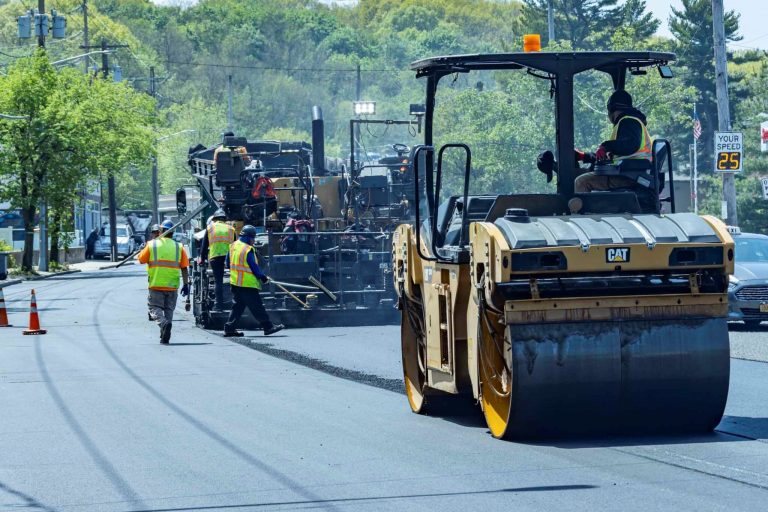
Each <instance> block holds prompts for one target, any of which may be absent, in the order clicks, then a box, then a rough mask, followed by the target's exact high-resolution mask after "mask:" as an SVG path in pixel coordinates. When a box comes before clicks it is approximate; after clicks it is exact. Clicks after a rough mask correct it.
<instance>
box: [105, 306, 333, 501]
mask: <svg viewBox="0 0 768 512" xmlns="http://www.w3.org/2000/svg"><path fill="white" fill-rule="evenodd" d="M109 294H110V291H107V292H106V293H104V294H103V295H102V296H101V298H100V299H99V300H98V301H97V302H96V305H95V307H94V308H93V322H94V324H95V331H96V336H97V337H98V339H99V342H100V343H101V345H102V347H104V350H106V352H107V354H109V357H111V358H112V359H113V360H114V361H115V363H117V365H118V366H119V367H120V368H121V369H122V370H123V371H124V372H125V373H126V375H128V376H129V377H130V378H131V379H132V380H133V381H134V382H135V383H136V384H137V385H138V386H139V387H141V388H142V389H144V391H146V392H147V393H148V394H149V395H150V396H152V397H153V398H154V399H156V400H157V401H158V402H160V403H161V404H162V405H163V406H165V407H167V408H168V409H169V410H170V411H172V412H173V413H175V414H176V415H177V416H179V417H180V418H181V419H183V420H184V421H186V422H187V423H188V424H189V425H190V426H191V427H193V428H195V429H197V430H198V431H199V432H201V433H202V434H204V435H205V436H207V437H208V438H209V439H211V440H212V441H214V442H215V443H217V444H218V445H220V446H221V447H222V448H224V449H226V450H227V451H229V452H230V453H232V454H233V455H235V456H236V457H238V458H240V459H241V460H243V461H244V462H246V463H247V464H250V465H251V466H253V467H254V468H255V469H257V470H259V471H261V472H263V473H264V474H266V475H269V476H270V477H271V478H273V479H274V480H275V481H277V482H279V483H280V484H282V485H284V486H285V487H286V488H288V489H290V490H291V491H292V492H295V493H296V494H298V495H300V496H302V497H304V498H306V499H307V500H308V502H310V503H322V499H321V498H320V497H319V496H317V495H316V494H315V493H313V492H312V491H310V490H309V489H307V488H305V487H304V486H303V485H302V483H301V482H299V481H297V480H294V479H293V478H291V477H290V476H289V475H286V474H285V473H283V472H281V471H279V470H278V469H276V468H275V467H273V466H271V465H270V464H268V463H266V462H264V461H262V460H260V459H259V458H257V457H255V456H253V455H251V454H250V453H248V452H247V451H245V450H244V449H242V448H240V447H239V446H237V445H236V444H235V443H233V442H232V441H230V440H229V439H227V438H226V437H224V436H223V435H221V434H219V433H218V432H216V431H215V430H214V429H212V428H211V427H209V426H208V425H206V424H205V423H203V422H202V421H200V420H199V419H197V418H196V417H194V416H193V415H192V414H190V413H188V412H187V411H186V410H184V409H183V408H182V407H180V406H179V405H177V404H176V403H174V402H173V401H172V400H170V399H169V398H168V397H166V396H165V395H164V394H162V393H161V392H160V391H158V390H157V389H156V388H155V387H153V386H152V385H151V384H150V383H149V382H147V381H146V380H144V379H143V378H141V376H139V375H138V374H137V373H136V372H135V371H133V369H132V368H131V367H130V366H128V365H127V364H126V362H125V361H123V360H122V359H121V358H120V356H118V355H117V352H115V350H114V349H113V348H112V346H111V345H110V344H109V343H108V342H107V340H106V338H105V337H104V333H103V332H102V330H101V324H100V315H99V310H100V309H101V305H102V304H103V303H104V301H105V300H106V298H107V297H108V296H109ZM203 508H205V507H203ZM208 508H222V507H208ZM323 508H327V509H329V510H336V508H335V507H334V505H333V503H326V504H325V506H324V507H323ZM169 510H173V509H169ZM178 510H185V509H178ZM187 510H200V507H194V508H190V509H187Z"/></svg>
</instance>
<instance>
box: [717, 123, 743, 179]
mask: <svg viewBox="0 0 768 512" xmlns="http://www.w3.org/2000/svg"><path fill="white" fill-rule="evenodd" d="M743 140H744V137H743V134H742V133H741V132H715V172H741V169H742V157H743V156H744V145H743Z"/></svg>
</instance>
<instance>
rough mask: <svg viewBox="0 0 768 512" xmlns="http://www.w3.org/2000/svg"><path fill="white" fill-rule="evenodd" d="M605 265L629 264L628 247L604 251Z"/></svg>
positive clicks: (610, 248) (611, 248)
mask: <svg viewBox="0 0 768 512" xmlns="http://www.w3.org/2000/svg"><path fill="white" fill-rule="evenodd" d="M605 262H606V263H629V247H609V248H607V249H606V250H605Z"/></svg>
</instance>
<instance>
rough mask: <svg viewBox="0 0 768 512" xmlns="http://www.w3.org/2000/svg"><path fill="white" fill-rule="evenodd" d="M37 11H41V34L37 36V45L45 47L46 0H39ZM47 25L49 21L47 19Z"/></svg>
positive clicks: (39, 18)
mask: <svg viewBox="0 0 768 512" xmlns="http://www.w3.org/2000/svg"><path fill="white" fill-rule="evenodd" d="M37 11H38V12H39V13H40V17H38V18H37V19H38V20H39V23H40V35H39V36H37V46H39V47H40V48H45V34H44V33H43V30H42V28H43V15H44V14H45V0H37ZM46 25H47V21H46Z"/></svg>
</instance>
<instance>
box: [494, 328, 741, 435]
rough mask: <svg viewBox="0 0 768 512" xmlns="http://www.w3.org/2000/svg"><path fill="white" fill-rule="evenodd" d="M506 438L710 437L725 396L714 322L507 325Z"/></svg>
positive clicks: (726, 367) (722, 351) (724, 345)
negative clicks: (682, 434)
mask: <svg viewBox="0 0 768 512" xmlns="http://www.w3.org/2000/svg"><path fill="white" fill-rule="evenodd" d="M507 336H508V338H507V339H509V340H511V348H510V349H509V350H511V351H512V358H511V359H512V386H511V400H510V401H509V403H510V411H509V421H508V426H507V429H506V433H505V435H506V436H513V437H531V436H542V435H544V436H547V435H570V434H574V433H606V432H610V433H647V432H658V433H665V434H671V433H676V432H707V431H711V430H712V429H713V428H714V427H716V426H717V424H718V423H719V422H720V419H721V418H722V415H723V411H724V409H725V402H726V398H727V395H728V379H729V373H730V353H729V341H728V328H727V324H726V321H725V319H723V318H702V319H686V320H672V319H664V320H640V321H622V322H594V323H589V324H579V323H559V324H558V323H554V324H546V326H543V325H508V326H507Z"/></svg>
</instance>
